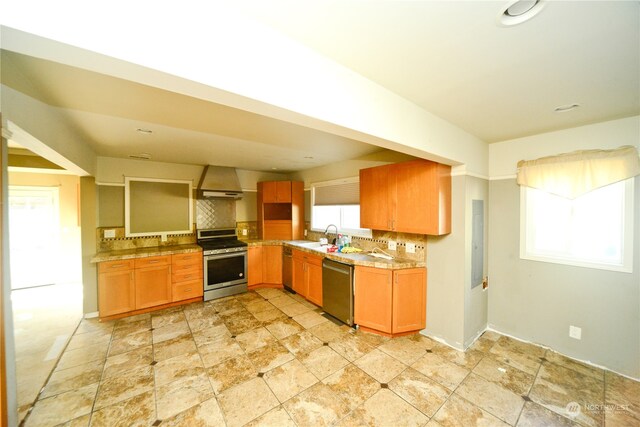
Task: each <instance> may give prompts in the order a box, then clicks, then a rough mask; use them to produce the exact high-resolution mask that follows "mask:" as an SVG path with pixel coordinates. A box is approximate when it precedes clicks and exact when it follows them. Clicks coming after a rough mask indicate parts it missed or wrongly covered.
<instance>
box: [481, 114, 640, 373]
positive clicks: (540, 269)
mask: <svg viewBox="0 0 640 427" xmlns="http://www.w3.org/2000/svg"><path fill="white" fill-rule="evenodd" d="M494 145H495V147H494ZM621 145H632V146H636V147H638V146H640V119H639V118H638V117H634V118H629V119H622V120H616V121H611V122H606V123H599V124H595V125H589V126H583V127H580V128H574V129H568V130H564V131H558V132H552V133H547V134H541V135H536V136H533V137H528V138H520V139H516V140H513V141H506V142H502V143H499V144H493V145H491V147H490V150H489V152H490V170H491V171H492V174H495V175H496V176H503V175H511V174H513V173H514V172H515V163H516V162H517V160H520V159H531V158H537V157H541V156H547V155H553V154H559V153H562V152H568V151H573V150H576V149H592V148H615V147H618V146H621ZM635 184H636V185H635V203H634V209H635V213H634V217H635V221H634V223H635V232H634V236H633V241H634V254H635V256H634V265H633V273H619V272H611V271H606V270H595V269H589V268H583V267H573V266H565V265H560V264H550V263H544V262H538V261H528V260H522V259H520V257H519V248H520V245H519V227H520V206H519V205H520V189H519V187H518V186H517V184H516V183H515V179H514V178H509V179H497V180H496V179H494V180H492V181H491V182H490V188H489V200H490V204H489V283H490V285H489V291H490V292H489V326H490V327H491V328H493V329H496V330H498V331H500V332H504V333H507V334H510V335H513V336H516V337H518V338H521V339H524V340H528V341H532V342H536V343H539V344H542V345H545V346H548V347H551V348H552V349H554V350H556V351H559V352H561V353H563V354H566V355H568V356H570V357H574V358H576V359H579V360H584V361H589V362H592V363H595V364H598V365H602V366H604V367H606V368H609V369H612V370H614V371H617V372H620V373H622V374H625V375H628V376H631V377H635V378H640V256H639V255H640V178H638V177H636V179H635ZM569 325H575V326H578V327H581V328H582V339H581V340H579V341H578V340H575V339H572V338H569V334H568V332H569Z"/></svg>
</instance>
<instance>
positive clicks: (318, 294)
mask: <svg viewBox="0 0 640 427" xmlns="http://www.w3.org/2000/svg"><path fill="white" fill-rule="evenodd" d="M305 266H306V270H307V271H306V279H307V283H308V285H307V289H308V291H307V299H308V300H309V301H311V302H312V303H314V304H315V305H318V306H320V307H322V258H319V257H315V256H308V257H307V262H306V263H305Z"/></svg>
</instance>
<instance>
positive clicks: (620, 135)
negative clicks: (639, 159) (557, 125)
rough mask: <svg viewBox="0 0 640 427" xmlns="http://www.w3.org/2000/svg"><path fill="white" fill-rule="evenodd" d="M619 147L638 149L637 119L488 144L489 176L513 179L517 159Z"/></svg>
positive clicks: (638, 129) (638, 127)
mask: <svg viewBox="0 0 640 427" xmlns="http://www.w3.org/2000/svg"><path fill="white" fill-rule="evenodd" d="M621 145H633V146H635V147H638V148H640V116H635V117H627V118H625V119H620V120H612V121H608V122H602V123H596V124H593V125H588V126H581V127H577V128H571V129H566V130H562V131H558V132H549V133H543V134H540V135H534V136H528V137H525V138H518V139H512V140H510V141H503V142H498V143H495V144H490V145H489V176H490V177H491V179H499V178H501V177H510V176H511V177H512V176H514V175H515V173H516V169H517V166H516V165H517V164H518V161H520V160H532V159H537V158H539V157H544V156H552V155H555V154H560V153H568V152H571V151H576V150H591V149H612V148H618V147H620V146H621Z"/></svg>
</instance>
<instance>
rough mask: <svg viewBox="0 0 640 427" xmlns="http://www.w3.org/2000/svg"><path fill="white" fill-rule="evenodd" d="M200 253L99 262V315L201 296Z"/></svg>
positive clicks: (106, 315) (125, 311)
mask: <svg viewBox="0 0 640 427" xmlns="http://www.w3.org/2000/svg"><path fill="white" fill-rule="evenodd" d="M202 267H203V265H202V252H192V253H186V254H174V255H162V256H155V257H146V258H136V259H130V260H122V261H107V262H101V263H99V264H98V310H99V315H100V317H101V318H105V317H110V316H117V315H122V314H126V313H133V312H140V311H149V309H153V307H156V306H164V305H166V304H172V303H179V301H184V300H189V299H194V298H198V297H200V298H201V297H202V295H203V282H202Z"/></svg>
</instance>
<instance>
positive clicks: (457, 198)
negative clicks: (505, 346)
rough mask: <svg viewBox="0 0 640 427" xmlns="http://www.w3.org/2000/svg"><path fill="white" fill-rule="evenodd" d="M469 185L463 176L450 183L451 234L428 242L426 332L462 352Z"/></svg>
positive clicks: (454, 178)
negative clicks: (466, 208)
mask: <svg viewBox="0 0 640 427" xmlns="http://www.w3.org/2000/svg"><path fill="white" fill-rule="evenodd" d="M466 181H467V177H466V176H460V175H459V176H454V177H453V178H452V179H451V234H448V235H445V236H429V237H428V238H427V327H426V329H425V331H424V332H425V333H426V334H427V335H429V336H432V337H435V338H437V339H439V340H441V341H444V342H446V343H447V344H449V345H450V346H452V347H454V348H457V349H459V350H463V349H464V341H465V340H464V318H465V307H464V304H465V287H464V285H465V268H464V264H465V261H464V259H465V222H466V219H465V206H466V196H465V194H466V185H467V184H466ZM452 260H458V261H457V262H452ZM461 263H462V264H463V265H462V266H461V265H460V264H461Z"/></svg>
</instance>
